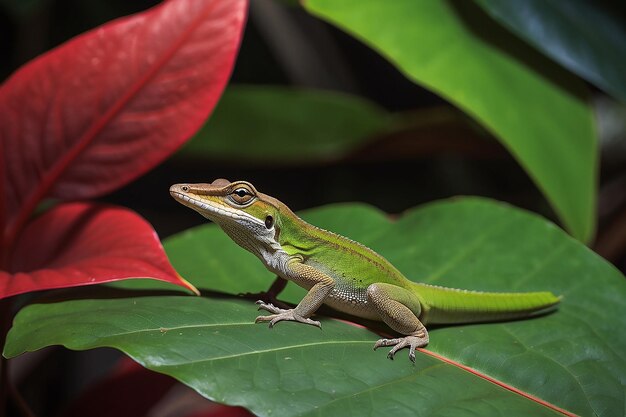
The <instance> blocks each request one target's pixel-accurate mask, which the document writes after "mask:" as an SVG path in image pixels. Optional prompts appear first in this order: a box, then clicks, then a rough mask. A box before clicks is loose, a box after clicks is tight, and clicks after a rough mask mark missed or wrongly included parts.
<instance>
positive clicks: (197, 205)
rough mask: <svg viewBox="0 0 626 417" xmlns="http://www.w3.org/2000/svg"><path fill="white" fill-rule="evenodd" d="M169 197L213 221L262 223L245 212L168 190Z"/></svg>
mask: <svg viewBox="0 0 626 417" xmlns="http://www.w3.org/2000/svg"><path fill="white" fill-rule="evenodd" d="M170 195H171V196H172V197H174V199H175V200H176V201H178V202H179V203H181V204H182V205H184V206H187V207H189V208H191V209H193V210H195V211H197V212H198V213H200V214H201V215H203V216H205V217H207V218H208V219H210V220H213V221H219V220H223V219H232V220H249V221H253V222H255V223H259V224H261V223H262V222H261V221H260V220H259V219H257V218H256V217H254V216H251V215H249V214H248V213H246V212H243V211H241V210H237V209H234V208H231V207H229V206H226V205H219V206H218V205H217V204H211V203H209V202H207V201H203V200H200V199H197V198H193V197H191V196H189V195H187V194H184V193H181V192H178V191H172V190H170Z"/></svg>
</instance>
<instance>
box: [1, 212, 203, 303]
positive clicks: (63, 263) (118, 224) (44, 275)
mask: <svg viewBox="0 0 626 417" xmlns="http://www.w3.org/2000/svg"><path fill="white" fill-rule="evenodd" d="M143 277H146V278H154V279H158V280H162V281H168V282H171V283H174V284H177V285H183V286H187V287H188V288H190V289H192V288H193V287H192V286H190V285H189V284H188V283H187V282H186V281H184V280H182V279H181V278H180V276H179V275H178V274H177V273H176V271H175V270H174V269H173V268H172V265H171V264H170V263H169V261H168V259H167V256H166V255H165V252H164V251H163V247H162V246H161V242H160V241H159V238H158V236H157V235H156V233H155V231H154V229H153V228H152V226H151V225H150V224H149V223H148V222H147V221H145V220H144V219H143V218H141V217H140V216H139V215H138V214H136V213H134V212H132V211H130V210H127V209H123V208H119V207H112V206H103V205H98V204H88V203H68V204H62V205H60V206H57V207H55V208H53V209H52V210H50V211H47V212H46V213H44V214H43V215H41V216H40V217H38V218H37V219H35V220H34V221H32V222H31V223H29V224H28V226H27V227H26V229H25V230H24V232H23V233H22V234H21V235H20V238H19V240H18V242H17V245H16V248H15V251H14V252H13V255H12V258H11V259H10V265H9V270H8V272H5V271H0V297H8V296H11V295H15V294H21V293H25V292H29V291H37V290H43V289H51V288H62V287H71V286H76V285H88V284H98V283H102V282H110V281H115V280H119V279H126V278H143Z"/></svg>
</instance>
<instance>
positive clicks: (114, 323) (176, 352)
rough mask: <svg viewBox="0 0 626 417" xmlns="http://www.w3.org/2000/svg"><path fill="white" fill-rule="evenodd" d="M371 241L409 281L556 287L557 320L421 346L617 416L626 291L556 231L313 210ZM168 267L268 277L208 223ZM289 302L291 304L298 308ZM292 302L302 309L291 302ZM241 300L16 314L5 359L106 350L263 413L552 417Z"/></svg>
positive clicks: (461, 373) (504, 213)
mask: <svg viewBox="0 0 626 417" xmlns="http://www.w3.org/2000/svg"><path fill="white" fill-rule="evenodd" d="M305 217H306V218H307V219H308V220H309V221H311V222H313V223H315V224H317V225H319V226H322V227H325V228H328V229H331V230H334V231H336V232H339V233H342V234H346V235H348V236H350V237H352V238H354V239H358V240H360V241H361V242H363V243H365V244H367V245H368V246H371V247H372V248H374V249H376V250H377V251H379V252H380V253H382V254H383V255H385V256H386V257H387V258H388V259H389V260H390V261H392V262H393V263H394V264H395V265H396V266H397V267H398V268H399V269H400V270H401V271H403V272H404V273H405V274H406V275H407V276H409V277H412V278H413V279H415V280H420V281H424V282H429V283H434V284H440V285H448V286H455V287H460V288H468V289H477V290H494V291H497V290H504V291H508V290H515V291H531V290H551V291H553V292H555V293H557V294H560V295H563V296H564V300H563V303H562V305H561V307H560V308H559V310H558V311H557V312H555V313H553V314H550V315H548V316H544V317H540V318H536V319H532V320H519V321H514V322H507V323H491V324H476V325H464V326H449V327H440V328H433V329H431V332H430V334H431V344H430V345H429V346H428V349H429V350H431V351H433V352H436V353H438V354H440V355H443V356H445V357H447V358H449V359H451V360H454V361H458V362H460V363H462V364H464V365H465V366H468V367H470V368H471V370H473V371H474V372H477V373H482V374H485V375H488V376H489V377H492V378H495V379H496V380H498V381H501V382H503V383H506V384H509V385H512V386H514V387H515V388H516V389H517V390H519V391H520V392H522V393H526V394H529V395H531V396H535V397H537V398H538V399H540V400H542V401H546V402H548V403H551V404H554V405H556V406H558V407H562V408H564V409H566V410H568V411H569V412H573V413H577V414H579V415H589V416H590V415H600V416H612V415H620V414H622V413H623V410H624V387H625V386H626V334H624V332H621V331H620V329H623V328H624V325H625V324H626V323H625V321H626V319H625V317H626V305H625V304H624V303H623V300H624V298H625V297H626V281H625V280H624V277H623V276H622V275H621V274H620V273H619V272H618V271H617V270H616V269H615V268H613V267H612V266H611V265H610V264H608V263H607V262H605V261H604V260H602V259H601V258H600V257H598V256H597V255H595V254H594V253H593V252H591V251H590V250H589V249H587V248H586V247H584V246H583V245H582V244H580V243H578V242H577V241H575V240H573V239H571V238H570V237H568V236H567V235H566V234H565V233H563V232H562V231H561V230H560V229H558V228H557V227H555V226H554V225H552V224H551V223H549V222H547V221H545V220H543V219H541V218H538V217H536V216H535V215H531V214H528V213H526V212H523V211H520V210H518V209H514V208H510V207H508V206H506V205H502V204H498V203H493V202H490V201H486V200H481V199H472V198H470V199H456V200H451V201H445V202H440V203H434V204H430V205H427V206H424V207H422V208H418V209H415V210H412V211H410V212H408V213H406V214H405V215H404V216H403V217H402V218H401V219H400V220H398V221H396V222H391V221H390V220H388V219H387V218H386V217H385V216H383V215H382V214H381V213H380V212H378V211H376V210H374V209H372V208H370V207H366V206H362V205H349V204H346V205H339V206H330V207H325V208H321V209H317V210H313V211H310V212H307V213H305ZM165 246H166V250H167V251H168V254H169V255H170V257H171V258H172V262H173V263H174V265H175V266H177V268H179V270H180V271H181V272H183V273H184V275H185V277H186V278H188V279H190V280H191V281H192V282H193V283H194V284H195V285H197V286H199V287H203V288H208V289H210V288H212V289H214V290H218V291H222V292H226V293H237V292H240V291H256V290H260V289H262V288H264V287H266V286H267V285H268V284H269V282H270V281H271V279H272V275H271V274H269V273H268V272H266V271H265V270H264V269H263V267H262V266H261V265H260V263H259V262H258V260H257V259H256V258H255V257H254V256H252V255H250V254H248V253H246V252H244V251H243V250H242V249H239V248H238V247H236V245H235V244H234V243H232V242H228V241H227V239H225V238H224V234H223V233H221V231H220V230H219V229H218V228H217V227H215V226H212V225H207V226H202V227H199V228H196V229H193V230H190V231H188V232H185V233H183V234H181V235H179V236H176V237H173V238H171V239H169V240H168V241H167V242H166V245H165ZM292 297H293V295H291V296H289V298H291V299H292V300H293V298H292ZM294 301H295V300H294ZM256 315H257V312H256V311H255V307H254V305H253V304H252V303H250V302H246V301H242V300H238V299H236V298H215V297H206V298H203V297H191V296H158V297H156V296H151V297H132V298H119V299H109V300H77V301H65V302H57V303H47V304H35V305H31V306H29V307H26V308H24V309H23V310H22V311H20V312H19V313H18V315H17V317H16V320H15V323H14V326H13V328H12V329H11V331H10V333H9V335H8V340H7V344H6V346H5V350H4V354H5V355H6V356H9V357H13V356H16V355H18V354H20V353H22V352H25V351H31V350H36V349H39V348H42V347H44V346H48V345H52V344H61V345H64V346H67V347H69V348H71V349H88V348H93V347H99V346H111V347H115V348H117V349H120V350H122V351H124V352H126V353H127V354H129V355H130V356H132V357H133V358H134V359H135V360H137V361H138V362H140V363H142V364H143V365H144V366H146V367H148V368H150V369H154V370H157V371H159V372H163V373H167V374H169V375H172V376H174V377H175V378H177V379H179V380H181V381H183V382H184V383H186V384H188V385H190V386H191V387H193V388H194V389H196V390H198V391H199V392H200V393H202V394H203V395H205V396H206V397H208V398H211V399H215V400H217V401H220V402H226V403H228V404H238V405H243V406H245V407H247V408H249V409H251V410H252V411H253V412H254V413H256V414H258V415H262V416H270V415H280V416H295V415H298V416H312V415H324V416H327V415H328V416H362V415H391V414H393V415H400V416H405V415H406V416H414V415H416V416H417V415H454V416H470V415H471V416H475V415H496V416H497V415H502V416H510V415H533V416H534V415H557V414H558V413H557V412H555V411H554V410H553V409H551V408H548V407H547V406H546V405H542V404H540V403H539V402H537V401H535V400H532V399H530V398H528V397H525V396H522V395H520V393H517V392H513V391H510V390H507V389H504V388H502V387H501V386H500V385H498V384H496V383H493V382H489V381H487V380H485V379H483V378H481V377H479V376H477V375H475V374H473V373H469V372H466V371H465V370H462V369H460V368H459V367H457V366H455V365H452V364H449V363H446V362H442V361H440V360H438V359H435V358H433V357H430V356H427V355H425V354H419V355H418V360H417V364H416V365H411V363H410V362H409V360H408V359H407V358H406V352H403V353H404V354H403V355H398V358H397V359H396V360H395V361H393V362H391V361H389V360H387V359H386V358H385V353H383V352H373V351H372V350H371V347H372V344H373V342H374V340H375V339H376V336H375V335H374V334H372V333H370V332H369V331H368V330H365V329H363V328H358V327H353V326H350V325H348V324H346V323H343V322H339V321H336V320H333V319H328V318H322V322H323V329H322V330H321V331H320V330H318V329H316V328H314V327H310V326H304V325H298V324H294V323H281V324H279V325H277V326H276V327H275V328H274V329H273V330H269V329H267V327H266V326H265V325H260V324H258V325H254V324H253V320H254V317H255V316H256Z"/></svg>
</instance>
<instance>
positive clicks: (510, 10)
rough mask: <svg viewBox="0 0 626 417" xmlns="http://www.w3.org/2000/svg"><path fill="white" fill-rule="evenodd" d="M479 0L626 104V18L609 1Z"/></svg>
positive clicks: (491, 12) (498, 17)
mask: <svg viewBox="0 0 626 417" xmlns="http://www.w3.org/2000/svg"><path fill="white" fill-rule="evenodd" d="M477 2H478V4H479V5H480V6H481V7H482V8H483V9H484V10H485V11H486V12H487V13H489V15H490V16H492V17H493V18H494V19H496V20H497V21H498V22H500V23H502V24H503V25H504V26H506V27H507V28H509V29H510V30H512V31H513V32H514V33H515V34H517V35H518V36H520V37H522V38H523V39H525V40H526V41H528V42H529V43H530V44H532V45H533V46H534V47H535V48H537V49H539V50H540V51H542V52H543V53H545V54H546V55H548V56H549V57H550V58H552V59H554V60H555V61H557V62H559V63H560V64H561V65H563V66H564V67H566V68H567V69H569V70H570V71H572V72H574V73H576V74H578V75H579V76H581V77H583V78H584V79H586V80H588V81H590V82H592V83H594V84H595V85H597V86H598V87H600V88H602V89H603V90H604V91H606V92H607V93H609V94H611V95H613V96H615V97H616V98H619V99H620V100H622V101H625V102H626V60H624V57H625V56H626V26H625V23H626V22H625V21H624V18H623V17H622V18H621V19H620V17H619V13H615V10H611V7H607V6H608V5H607V4H605V3H603V2H597V1H590V0H569V1H545V0H525V1H508V0H477Z"/></svg>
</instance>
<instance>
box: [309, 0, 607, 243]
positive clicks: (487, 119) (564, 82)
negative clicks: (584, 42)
mask: <svg viewBox="0 0 626 417" xmlns="http://www.w3.org/2000/svg"><path fill="white" fill-rule="evenodd" d="M305 7H306V8H307V9H308V10H309V11H310V12H311V13H313V14H315V15H316V16H319V17H321V18H323V19H325V20H327V21H329V22H331V23H333V24H336V25H337V26H339V27H340V28H342V29H344V30H346V31H347V32H349V33H351V34H353V35H354V36H356V37H357V38H358V39H360V40H361V41H363V42H364V43H365V44H366V45H369V46H370V47H372V48H374V49H375V50H377V51H378V52H380V53H381V54H382V55H384V56H385V57H386V58H387V59H389V60H390V61H391V62H392V63H393V64H395V65H396V66H397V67H398V68H399V69H400V70H401V71H402V72H404V73H405V75H406V76H407V77H409V78H410V79H411V80H413V81H415V82H416V83H419V84H421V85H423V86H425V87H427V88H429V89H431V90H433V91H434V92H436V93H437V94H439V95H441V96H442V97H444V98H446V99H447V100H449V101H450V102H452V103H454V104H455V105H457V106H458V107H459V108H461V109H462V110H464V111H465V112H467V113H468V114H469V115H471V116H473V117H474V118H476V119H477V120H478V121H479V122H481V123H482V124H483V125H484V126H485V127H486V128H487V129H488V130H490V131H491V132H493V133H494V134H495V136H497V137H498V138H499V139H500V140H501V141H502V142H503V144H504V145H505V146H506V147H507V148H508V149H509V150H510V151H511V153H512V154H513V155H514V156H515V157H516V158H517V160H518V161H519V163H520V164H521V165H522V166H523V167H524V168H525V169H526V171H527V172H528V174H529V175H530V177H531V178H533V180H534V181H535V183H536V184H537V186H538V187H539V188H540V189H541V190H542V191H543V192H544V194H545V195H546V198H547V199H548V200H549V201H550V203H551V204H552V206H553V207H554V210H555V211H556V213H557V214H558V215H559V217H560V218H561V220H562V221H563V223H564V224H565V226H566V227H567V229H568V230H569V231H570V232H571V233H572V234H573V235H574V236H575V237H577V238H578V239H580V240H582V241H584V242H587V241H589V240H590V239H591V237H592V236H593V233H594V228H595V196H596V169H597V150H596V137H595V133H594V129H593V123H592V112H591V110H590V108H589V106H588V105H587V103H586V93H587V92H586V90H585V88H584V85H583V83H582V82H581V81H580V80H578V79H577V78H576V77H574V76H573V75H571V74H570V73H568V72H567V71H565V70H563V69H562V68H561V67H559V66H558V65H556V64H555V63H553V62H552V61H550V60H549V59H547V58H545V57H544V56H542V55H541V54H539V53H538V52H536V51H535V50H533V49H532V48H530V47H529V46H527V45H526V44H524V43H523V42H522V41H520V40H519V39H517V38H515V37H514V36H513V35H511V34H510V33H509V32H508V31H507V30H505V29H504V28H502V27H500V26H499V25H498V24H496V23H495V22H493V20H492V19H491V18H489V17H488V16H487V15H485V14H484V12H483V11H482V10H481V9H480V8H478V6H476V5H474V4H472V3H470V2H466V1H428V0H394V1H384V0H344V1H341V2H338V1H333V0H307V1H306V2H305Z"/></svg>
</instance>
